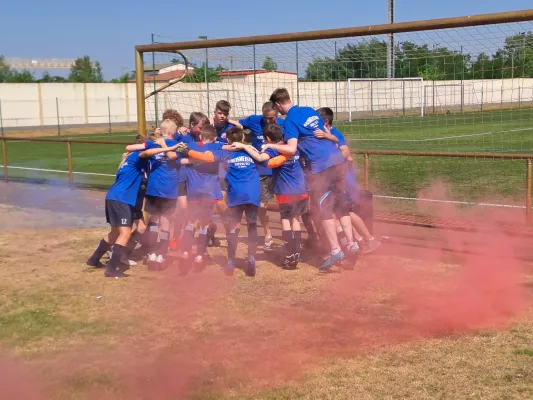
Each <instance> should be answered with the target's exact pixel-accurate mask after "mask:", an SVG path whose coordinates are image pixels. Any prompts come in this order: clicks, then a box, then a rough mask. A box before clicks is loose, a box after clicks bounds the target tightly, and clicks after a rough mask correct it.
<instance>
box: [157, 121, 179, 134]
mask: <svg viewBox="0 0 533 400" xmlns="http://www.w3.org/2000/svg"><path fill="white" fill-rule="evenodd" d="M160 128H161V135H163V137H170V138H171V137H173V136H174V134H175V133H176V131H177V130H178V125H176V122H174V121H173V120H171V119H165V120H164V121H163V122H161V126H160Z"/></svg>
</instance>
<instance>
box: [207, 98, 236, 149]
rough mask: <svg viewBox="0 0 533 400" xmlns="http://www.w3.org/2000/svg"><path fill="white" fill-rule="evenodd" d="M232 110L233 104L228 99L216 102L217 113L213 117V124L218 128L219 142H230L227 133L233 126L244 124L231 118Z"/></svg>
mask: <svg viewBox="0 0 533 400" xmlns="http://www.w3.org/2000/svg"><path fill="white" fill-rule="evenodd" d="M230 111H231V104H230V103H229V102H228V101H226V100H219V101H217V103H216V104H215V114H214V115H213V118H211V121H210V122H211V124H212V125H213V126H214V127H215V128H216V130H217V142H221V143H224V144H226V143H228V140H227V137H226V133H227V131H228V130H229V129H231V128H235V127H237V128H240V129H242V125H241V124H240V123H239V122H238V121H234V120H232V119H230V118H229V113H230Z"/></svg>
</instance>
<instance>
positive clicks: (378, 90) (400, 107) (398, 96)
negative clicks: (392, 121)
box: [337, 78, 425, 122]
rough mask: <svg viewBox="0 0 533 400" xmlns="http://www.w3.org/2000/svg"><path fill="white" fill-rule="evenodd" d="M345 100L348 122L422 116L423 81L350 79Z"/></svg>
mask: <svg viewBox="0 0 533 400" xmlns="http://www.w3.org/2000/svg"><path fill="white" fill-rule="evenodd" d="M346 97H347V101H348V121H350V122H352V121H353V120H354V119H359V118H368V117H370V118H375V117H395V116H402V117H405V116H407V115H419V116H421V117H423V116H424V103H425V96H424V78H366V79H365V78H350V79H348V93H347V94H346ZM337 118H339V116H337Z"/></svg>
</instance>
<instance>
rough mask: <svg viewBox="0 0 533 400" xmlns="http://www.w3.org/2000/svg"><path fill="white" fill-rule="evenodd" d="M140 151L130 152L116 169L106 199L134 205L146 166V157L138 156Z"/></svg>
mask: <svg viewBox="0 0 533 400" xmlns="http://www.w3.org/2000/svg"><path fill="white" fill-rule="evenodd" d="M139 154H140V152H135V153H131V154H130V155H129V156H128V157H127V158H126V160H125V161H124V163H123V164H122V165H121V166H120V168H119V169H118V171H117V174H116V178H115V183H113V185H111V187H110V188H109V190H108V192H107V195H106V197H105V198H106V200H115V201H120V202H121V203H126V204H129V205H130V206H132V207H135V206H136V203H137V197H138V194H139V191H140V189H141V183H142V180H143V176H144V172H145V171H146V169H147V168H148V161H147V159H146V158H139Z"/></svg>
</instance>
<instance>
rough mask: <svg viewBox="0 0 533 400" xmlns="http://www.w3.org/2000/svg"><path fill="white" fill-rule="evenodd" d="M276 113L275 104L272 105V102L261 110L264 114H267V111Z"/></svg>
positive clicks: (267, 103) (264, 105) (265, 104)
mask: <svg viewBox="0 0 533 400" xmlns="http://www.w3.org/2000/svg"><path fill="white" fill-rule="evenodd" d="M270 110H272V111H276V109H275V108H274V103H272V102H271V101H267V102H266V103H264V104H263V107H262V108H261V112H262V113H263V114H264V113H265V112H267V111H270ZM276 114H277V111H276Z"/></svg>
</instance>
